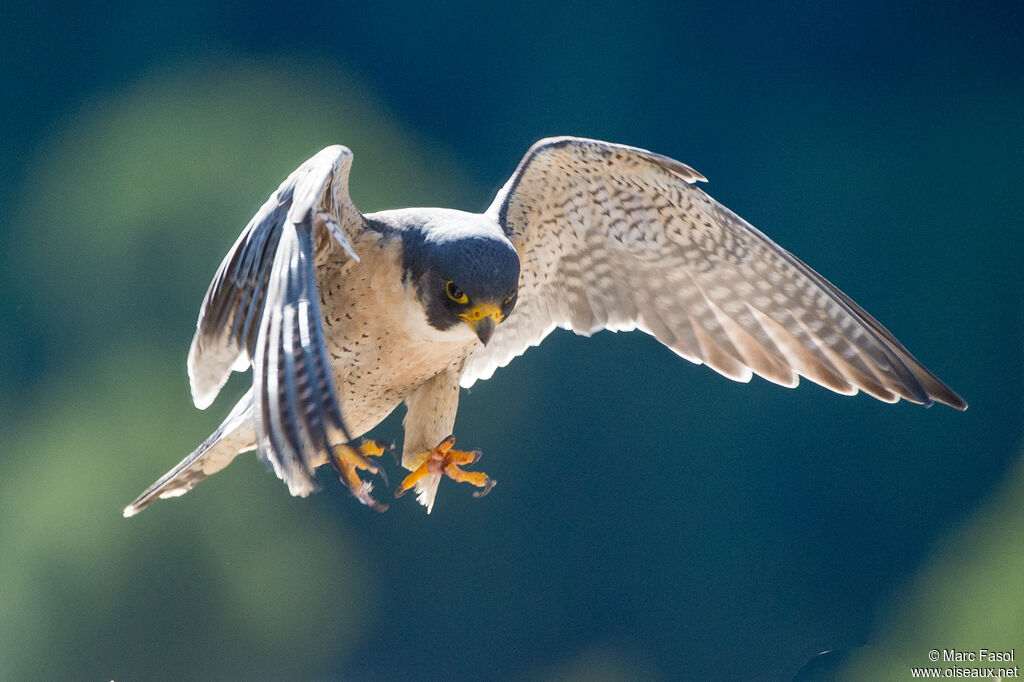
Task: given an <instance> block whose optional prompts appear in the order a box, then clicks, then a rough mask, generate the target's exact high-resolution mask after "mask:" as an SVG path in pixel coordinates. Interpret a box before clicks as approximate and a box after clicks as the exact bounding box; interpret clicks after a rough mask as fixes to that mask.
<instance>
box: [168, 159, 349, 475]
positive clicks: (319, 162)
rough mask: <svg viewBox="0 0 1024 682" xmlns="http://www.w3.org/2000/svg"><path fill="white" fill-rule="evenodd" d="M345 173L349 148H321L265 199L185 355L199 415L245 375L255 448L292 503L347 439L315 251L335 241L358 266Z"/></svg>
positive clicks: (226, 264) (217, 281)
mask: <svg viewBox="0 0 1024 682" xmlns="http://www.w3.org/2000/svg"><path fill="white" fill-rule="evenodd" d="M351 165H352V153H351V152H350V151H349V150H348V149H347V148H345V147H341V146H333V147H328V148H326V149H324V150H323V151H321V152H320V153H318V154H317V155H316V156H314V157H313V158H311V159H309V160H308V161H306V162H305V163H304V164H302V165H301V166H300V167H299V168H298V169H297V170H296V171H295V172H294V173H292V174H291V175H290V176H288V179H287V180H285V181H284V182H283V183H282V184H281V186H280V187H279V188H278V189H277V191H276V192H274V194H273V195H271V197H270V199H268V200H267V202H266V203H265V204H264V205H263V206H262V208H260V210H259V212H257V213H256V215H255V216H254V217H253V219H252V220H251V221H250V222H249V224H248V225H247V226H246V228H245V230H244V231H243V232H242V234H241V235H240V236H239V238H238V240H237V241H236V242H235V245H234V246H233V247H232V248H231V251H229V252H228V255H227V256H226V257H225V258H224V261H223V262H222V263H221V265H220V268H219V269H218V270H217V274H216V275H215V276H214V278H213V282H212V283H211V284H210V288H209V289H208V290H207V292H206V297H205V298H204V299H203V307H202V310H201V311H200V313H199V321H198V322H197V323H196V334H195V337H193V339H192V347H191V348H190V350H189V354H188V374H189V379H190V382H191V386H192V397H193V400H194V401H195V404H196V406H197V407H199V408H205V407H207V406H208V405H209V404H210V403H211V402H213V400H214V398H216V396H217V393H218V392H219V391H220V389H221V387H222V386H223V385H224V382H225V381H227V378H228V376H229V375H230V373H231V370H232V369H235V370H239V371H243V370H245V369H247V368H248V367H249V366H250V365H251V366H252V367H253V385H254V396H253V398H254V402H255V421H256V438H257V447H258V449H259V452H260V455H261V456H262V457H264V458H266V459H267V460H268V461H269V462H271V464H272V465H273V467H274V470H275V472H276V473H277V475H278V476H279V477H281V478H282V479H283V480H284V481H285V482H286V483H287V484H288V488H289V490H290V491H291V492H292V494H295V495H304V494H308V493H309V492H310V491H311V490H312V489H313V487H314V483H313V475H312V471H313V468H314V466H315V464H316V463H318V462H323V461H324V455H326V454H327V453H328V452H329V449H330V445H331V443H332V442H333V443H336V442H339V441H341V440H349V439H348V438H347V437H343V436H345V427H344V422H343V421H342V416H341V410H340V408H339V405H338V399H337V392H336V390H335V387H334V381H333V379H332V376H331V371H330V365H329V363H328V358H327V352H326V346H325V344H324V330H323V324H322V321H321V319H322V317H321V313H320V304H319V300H320V296H319V294H318V293H317V288H316V274H315V271H314V255H315V254H314V246H315V243H316V240H317V239H333V241H334V242H336V243H337V245H339V246H340V247H341V248H343V249H344V250H345V251H346V252H347V253H348V254H349V256H350V257H352V258H354V259H356V260H358V257H357V256H356V254H355V252H354V251H353V250H352V246H351V244H352V242H354V241H355V239H356V237H357V236H358V234H359V233H361V232H362V231H363V230H364V229H366V223H365V221H364V220H363V216H362V214H360V213H359V211H358V209H356V207H355V206H354V205H353V204H352V202H351V200H350V199H349V195H348V175H349V169H350V168H351ZM318 230H326V234H324V233H320V232H318ZM328 235H329V236H328Z"/></svg>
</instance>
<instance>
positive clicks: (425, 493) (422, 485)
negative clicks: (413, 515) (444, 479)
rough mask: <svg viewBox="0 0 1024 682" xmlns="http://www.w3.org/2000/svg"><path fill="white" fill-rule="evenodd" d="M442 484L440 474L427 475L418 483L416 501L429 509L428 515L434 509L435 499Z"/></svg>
mask: <svg viewBox="0 0 1024 682" xmlns="http://www.w3.org/2000/svg"><path fill="white" fill-rule="evenodd" d="M440 482H441V475H440V474H427V475H426V476H424V477H423V478H421V479H420V480H418V481H416V499H417V501H419V503H420V504H422V505H423V506H424V507H426V508H427V513H428V514H429V513H430V512H431V511H432V510H433V509H434V498H436V497H437V486H438V484H439V483H440Z"/></svg>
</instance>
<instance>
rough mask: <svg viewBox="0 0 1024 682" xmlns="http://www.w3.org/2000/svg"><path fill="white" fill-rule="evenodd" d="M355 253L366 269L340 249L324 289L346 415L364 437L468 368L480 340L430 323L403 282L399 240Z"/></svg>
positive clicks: (322, 260)
mask: <svg viewBox="0 0 1024 682" xmlns="http://www.w3.org/2000/svg"><path fill="white" fill-rule="evenodd" d="M353 246H354V248H355V250H356V253H358V254H359V256H360V262H358V263H356V262H354V261H352V260H350V259H348V258H347V257H346V256H345V254H344V253H343V252H341V250H340V249H336V250H335V251H333V252H331V251H330V250H327V251H325V252H324V253H321V254H320V255H319V257H318V260H317V287H318V289H319V291H320V303H321V309H322V312H323V316H324V332H325V336H326V339H327V352H328V354H329V356H330V358H331V365H332V368H333V370H334V381H335V385H336V386H337V388H338V393H339V399H340V402H341V411H342V416H343V418H344V419H345V425H346V427H347V428H348V430H349V432H350V435H351V436H352V437H353V438H357V437H359V436H361V435H363V434H364V433H366V432H367V431H369V430H370V429H372V428H373V427H374V426H376V425H377V424H379V423H380V422H381V421H382V420H383V419H384V418H385V417H387V416H388V415H389V414H390V413H391V412H392V410H394V409H395V407H397V406H398V404H399V403H401V402H402V400H404V399H405V398H406V397H407V396H408V395H409V394H410V393H411V392H412V391H413V390H415V389H416V388H417V387H418V386H419V385H420V384H422V383H423V382H424V381H426V380H428V379H430V378H432V377H434V376H436V375H437V374H438V373H440V372H442V371H445V370H446V369H448V368H450V367H458V366H461V364H462V362H463V360H464V359H465V357H466V356H467V355H468V354H469V353H470V352H471V351H472V350H473V348H474V345H475V343H476V338H475V336H473V333H472V331H471V330H470V329H469V327H466V328H465V330H462V329H456V330H452V331H447V332H440V331H438V330H436V329H434V328H433V327H430V325H428V324H427V321H426V318H425V316H424V315H423V312H422V308H421V306H420V305H419V302H418V301H417V300H416V296H415V293H414V292H413V291H412V289H411V288H410V289H408V290H407V289H406V287H405V286H404V285H403V283H402V267H401V255H400V242H399V240H398V239H397V238H390V239H389V238H387V237H380V236H378V235H372V236H370V237H365V238H364V239H362V240H361V241H359V242H357V243H356V244H354V245H353ZM460 326H463V325H460Z"/></svg>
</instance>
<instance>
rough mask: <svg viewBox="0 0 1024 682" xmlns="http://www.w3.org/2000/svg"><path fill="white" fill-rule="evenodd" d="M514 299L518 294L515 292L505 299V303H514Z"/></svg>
mask: <svg viewBox="0 0 1024 682" xmlns="http://www.w3.org/2000/svg"><path fill="white" fill-rule="evenodd" d="M514 300H516V295H515V294H509V295H508V298H506V299H505V301H504V305H510V304H511V303H512V301H514Z"/></svg>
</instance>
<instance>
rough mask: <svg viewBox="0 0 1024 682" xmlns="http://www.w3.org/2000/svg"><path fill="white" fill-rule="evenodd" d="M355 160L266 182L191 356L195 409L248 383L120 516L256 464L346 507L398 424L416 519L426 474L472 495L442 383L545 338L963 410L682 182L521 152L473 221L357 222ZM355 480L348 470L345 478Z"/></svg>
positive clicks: (838, 303) (577, 156)
mask: <svg viewBox="0 0 1024 682" xmlns="http://www.w3.org/2000/svg"><path fill="white" fill-rule="evenodd" d="M351 165H352V153H351V152H350V151H349V150H348V149H347V148H346V147H342V146H332V147H328V148H326V149H324V150H323V151H321V152H320V153H318V154H317V155H316V156H314V157H313V158H311V159H309V160H308V161H306V162H305V163H304V164H302V165H301V166H300V167H299V168H298V169H297V170H296V171H295V172H293V173H292V174H291V175H290V176H288V178H287V179H286V180H285V181H284V183H282V184H281V186H280V187H279V188H278V189H277V191H276V192H274V193H273V194H272V195H271V196H270V198H269V200H267V202H266V203H265V204H264V205H263V206H262V208H260V210H259V212H257V213H256V215H255V216H254V217H253V218H252V220H251V221H250V222H249V224H248V225H247V226H246V228H245V230H244V231H243V232H242V234H241V235H240V236H239V237H238V240H237V241H236V242H235V244H234V246H232V248H231V250H230V251H229V252H228V254H227V256H226V257H225V258H224V260H223V262H222V263H221V265H220V268H219V269H218V270H217V274H216V275H215V276H214V278H213V282H212V283H211V284H210V287H209V289H208V290H207V292H206V297H205V298H204V299H203V304H202V309H201V310H200V313H199V321H198V322H197V324H196V333H195V337H194V338H193V339H192V346H191V348H190V350H189V354H188V375H189V380H190V384H191V388H192V398H193V401H194V402H195V404H196V406H197V407H199V408H200V409H205V408H206V407H208V406H209V405H210V403H212V402H213V400H214V398H215V397H216V396H217V394H218V392H219V391H220V389H221V387H222V386H223V385H224V383H225V381H226V380H227V378H228V376H229V375H230V374H231V372H232V371H245V370H247V369H249V368H250V367H251V368H252V370H253V375H252V376H253V383H252V388H251V389H250V390H249V392H247V393H246V394H245V395H244V396H243V397H242V399H241V400H240V401H239V402H238V403H237V404H236V405H235V407H234V409H232V410H231V412H230V413H229V414H228V417H227V419H225V420H224V422H223V423H222V424H221V425H220V426H219V427H218V428H217V429H216V431H214V432H213V434H212V435H211V436H210V437H209V438H207V439H206V440H205V441H204V442H203V443H202V444H201V445H200V446H199V447H198V448H197V449H196V450H195V451H194V452H193V453H192V454H190V455H189V456H188V457H186V458H185V459H184V460H182V461H181V462H180V463H179V464H178V465H177V466H175V467H174V468H173V469H171V470H170V471H169V472H168V473H167V474H165V475H164V476H163V477H162V478H160V479H159V480H158V481H157V482H156V483H154V484H153V485H152V486H150V487H149V488H148V489H147V490H146V491H145V492H143V493H142V494H141V495H140V496H139V497H138V499H136V500H135V501H134V502H132V503H131V504H130V505H128V507H127V508H126V509H125V510H124V515H125V516H132V515H134V514H136V513H138V512H139V511H140V510H142V509H143V508H144V507H146V506H147V505H148V504H149V503H150V502H152V501H153V500H155V499H157V498H158V497H174V496H177V495H182V494H184V493H185V492H187V491H188V490H190V489H191V488H192V487H193V486H195V485H196V484H197V483H198V482H199V481H201V480H203V479H204V478H205V477H206V476H209V475H210V474H213V473H216V472H217V471H220V470H221V469H223V468H224V467H226V466H227V465H228V464H229V463H230V462H231V461H232V460H233V459H234V458H235V457H236V456H237V455H239V454H240V453H243V452H247V451H250V450H256V451H257V452H258V454H259V456H260V457H261V458H262V459H263V460H265V461H266V462H268V463H269V465H270V466H272V467H273V469H274V472H275V473H276V474H277V476H278V477H279V478H281V479H282V480H283V481H284V482H285V483H286V484H287V485H288V490H289V491H290V492H291V494H292V495H298V496H306V495H308V494H309V493H310V492H312V491H313V490H314V489H315V488H316V485H317V484H316V479H315V474H314V470H315V469H316V468H317V467H319V466H321V465H324V464H330V465H332V466H333V467H334V469H335V471H336V472H337V474H338V475H339V477H340V479H341V480H342V481H343V482H344V483H345V484H346V485H347V486H348V487H349V488H350V489H351V490H352V492H353V494H354V495H355V497H356V498H357V499H358V500H360V501H361V502H362V503H363V504H366V505H368V506H370V507H373V508H374V509H377V510H384V509H386V505H384V504H383V503H381V502H379V501H378V500H377V499H376V498H375V497H374V495H373V494H372V490H373V489H372V484H371V482H370V481H369V480H366V479H365V478H364V477H363V476H368V477H372V476H375V475H380V476H383V473H384V472H383V469H382V468H381V467H380V466H379V465H378V464H377V463H375V460H374V459H371V458H374V457H378V456H380V455H381V454H382V453H383V452H384V450H385V449H387V448H388V447H389V446H388V445H387V444H385V443H382V442H379V441H375V440H362V441H357V440H356V439H358V438H360V437H361V436H363V434H365V433H367V432H368V431H369V430H370V429H372V428H373V427H375V426H376V425H377V424H379V423H380V422H381V421H382V420H383V419H384V418H385V417H387V416H388V415H389V414H390V413H391V412H392V411H393V410H394V409H395V408H396V407H397V406H398V405H399V404H400V403H403V402H404V403H405V406H406V408H407V411H406V414H405V420H404V430H405V438H404V443H403V448H402V465H403V466H404V467H405V468H406V469H407V470H409V472H410V473H409V474H408V475H407V476H406V477H405V479H404V480H403V481H402V482H401V483H400V484H399V485H398V486H397V489H396V490H395V496H396V497H399V496H401V495H403V494H404V493H406V492H407V491H409V490H411V489H415V490H416V491H417V493H418V497H419V501H420V502H421V503H422V504H423V505H424V506H425V507H426V508H427V511H428V512H429V511H430V509H431V508H432V507H433V504H434V499H435V495H436V493H437V488H438V483H439V482H440V480H441V479H442V478H443V477H448V478H451V479H453V480H455V481H461V482H466V483H470V484H471V485H473V486H476V487H477V488H478V490H477V491H476V492H475V493H474V494H475V495H476V496H481V495H484V494H486V493H487V492H488V491H489V490H490V489H491V487H492V486H493V485H494V480H493V479H491V478H490V477H488V476H487V474H485V473H483V472H480V471H470V470H468V468H469V466H470V465H472V464H474V463H475V462H476V461H477V460H478V459H479V457H480V452H479V451H476V450H474V451H463V450H456V449H455V448H454V447H453V446H454V444H455V438H454V436H452V435H451V433H452V429H453V426H454V423H455V413H456V409H457V407H458V403H459V388H460V386H461V387H464V388H465V387H469V386H472V385H473V383H474V382H475V381H478V380H480V379H487V378H489V377H490V376H491V375H492V374H493V373H494V371H495V369H497V368H498V367H503V366H505V365H506V364H508V363H509V361H511V360H512V358H514V357H516V356H518V355H521V354H522V353H523V352H524V351H525V350H526V349H527V348H529V347H530V346H535V345H538V344H539V343H540V342H541V341H542V340H543V339H544V338H545V337H546V336H547V335H548V334H550V333H551V331H552V330H554V329H555V328H556V327H561V328H564V329H569V330H572V331H573V332H575V333H577V334H581V335H584V336H589V335H590V334H593V333H594V332H596V331H599V330H601V329H610V330H613V331H626V330H633V329H639V330H641V331H644V332H647V333H648V334H651V335H653V336H654V338H656V339H657V340H658V341H660V342H661V343H663V344H665V345H666V346H668V347H669V348H671V349H672V350H673V351H675V352H676V353H677V354H679V355H681V356H682V357H684V358H686V359H687V360H689V361H690V362H693V363H696V364H702V363H703V364H706V365H708V366H709V367H711V368H712V369H714V370H716V371H717V372H719V373H721V374H723V375H725V376H727V377H729V378H730V379H734V380H736V381H749V380H750V378H751V376H752V375H753V374H758V375H760V376H762V377H764V378H765V379H767V380H769V381H772V382H774V383H777V384H780V385H782V386H788V387H793V386H796V384H797V382H798V380H799V377H800V376H803V377H806V378H808V379H810V380H811V381H814V382H816V383H818V384H821V385H822V386H824V387H826V388H829V389H831V390H833V391H835V392H837V393H843V394H846V395H852V394H854V393H857V391H858V390H861V391H864V392H865V393H867V394H869V395H871V396H874V397H875V398H878V399H879V400H883V401H885V402H896V401H898V400H899V399H900V398H903V399H905V400H908V401H910V402H913V403H919V404H922V405H926V406H927V405H931V404H932V403H933V402H940V403H945V404H946V405H950V406H952V407H954V408H956V409H959V410H963V409H966V407H967V403H966V402H964V400H963V399H962V398H960V396H958V395H957V394H956V393H954V392H953V391H952V390H951V389H950V388H949V387H948V386H946V385H945V384H943V383H942V382H941V381H940V380H939V379H938V378H937V377H935V375H933V374H932V373H931V372H929V371H928V370H927V369H925V368H924V367H923V366H922V365H921V364H920V363H919V362H918V361H917V360H915V359H914V357H913V356H911V354H910V352H909V351H908V350H907V349H906V348H904V347H903V345H902V344H900V342H899V341H897V340H896V338H895V337H894V336H893V335H892V334H891V333H889V331H888V330H886V329H885V327H883V326H882V325H881V324H880V323H879V322H878V321H876V320H875V318H873V317H872V316H871V315H869V314H868V313H867V312H865V311H864V310H863V309H862V308H861V307H860V306H858V305H857V304H856V303H854V302H853V301H852V300H851V299H850V298H849V297H848V296H847V295H846V294H844V293H843V292H841V291H839V289H837V288H836V287H835V286H833V285H832V284H831V283H829V282H828V281H827V280H826V279H825V278H823V277H822V276H821V275H819V274H818V273H817V272H815V271H814V270H812V269H811V268H809V267H808V266H807V265H805V264H804V263H803V261H801V260H800V259H798V258H797V257H796V256H794V255H793V254H791V253H789V252H788V251H786V250H785V249H783V248H782V247H780V246H779V245H777V244H776V243H775V242H773V241H772V240H770V239H769V238H768V237H766V236H765V235H764V234H762V233H761V232H760V231H758V230H757V229H756V228H754V227H753V226H751V225H750V224H749V223H747V222H746V221H745V220H743V219H742V218H740V217H739V216H738V215H736V214H735V213H733V212H732V211H730V210H729V209H728V208H726V207H725V206H723V205H721V204H720V203H718V202H717V201H715V200H714V199H712V198H711V197H710V196H708V195H707V194H705V193H704V192H703V191H702V190H701V189H699V188H698V187H697V185H696V183H698V182H704V181H706V180H705V178H704V176H702V175H701V174H700V173H698V172H697V171H695V170H693V169H692V168H690V167H689V166H687V165H685V164H683V163H680V162H679V161H675V160H673V159H671V158H668V157H666V156H662V155H660V154H655V153H653V152H650V151H646V150H644V149H638V148H635V147H628V146H624V145H619V144H611V143H608V142H601V141H598V140H588V139H583V138H577V137H557V138H548V139H544V140H541V141H539V142H537V143H536V144H534V145H533V146H532V147H531V148H530V150H529V151H528V152H527V153H526V156H524V157H523V159H522V161H520V163H519V166H518V168H516V171H515V173H513V174H512V177H511V178H510V179H509V180H508V182H507V183H506V184H505V186H504V187H503V188H502V189H501V190H500V191H499V192H498V194H497V196H496V197H495V199H494V201H493V202H492V203H491V205H490V207H489V208H488V209H487V210H486V211H484V212H483V213H480V214H477V213H466V212H463V211H457V210H451V209H443V208H406V209H398V210H389V211H381V212H379V213H370V214H367V215H363V214H362V213H360V212H359V210H358V209H357V208H356V207H355V206H354V205H353V204H352V201H351V199H350V198H349V193H348V178H349V170H350V168H351ZM360 472H365V474H363V475H361V473H360Z"/></svg>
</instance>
